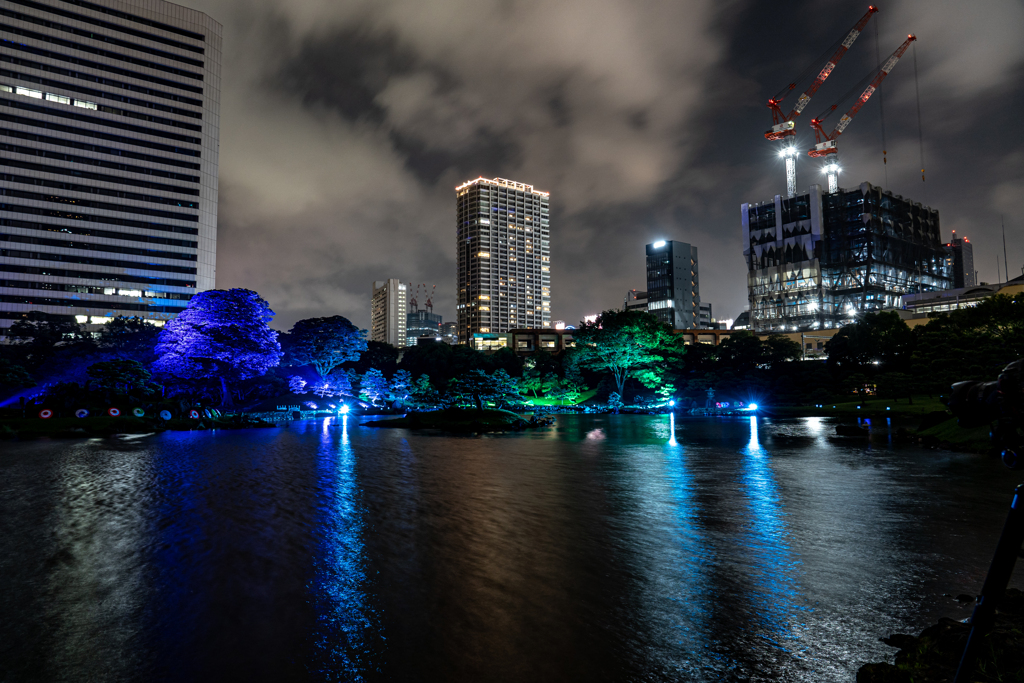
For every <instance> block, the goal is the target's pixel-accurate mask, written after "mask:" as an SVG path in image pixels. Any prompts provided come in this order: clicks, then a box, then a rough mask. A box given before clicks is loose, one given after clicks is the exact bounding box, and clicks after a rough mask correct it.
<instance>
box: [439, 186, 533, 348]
mask: <svg viewBox="0 0 1024 683" xmlns="http://www.w3.org/2000/svg"><path fill="white" fill-rule="evenodd" d="M455 192H456V215H457V219H456V244H457V251H456V261H457V263H458V279H457V282H456V289H457V294H458V307H457V313H458V327H459V342H460V343H465V344H472V343H473V335H475V334H478V333H485V334H491V333H504V332H507V331H508V330H510V329H514V328H517V327H523V326H528V327H550V326H551V257H550V249H549V242H548V236H549V233H548V193H547V192H539V191H537V190H534V189H533V186H532V185H525V184H523V183H517V182H515V181H512V180H505V179H503V178H495V179H494V180H487V179H484V178H477V179H476V180H471V181H469V182H467V183H463V184H462V185H460V186H459V187H457V188H455Z"/></svg>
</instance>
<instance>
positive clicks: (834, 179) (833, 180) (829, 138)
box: [807, 34, 917, 192]
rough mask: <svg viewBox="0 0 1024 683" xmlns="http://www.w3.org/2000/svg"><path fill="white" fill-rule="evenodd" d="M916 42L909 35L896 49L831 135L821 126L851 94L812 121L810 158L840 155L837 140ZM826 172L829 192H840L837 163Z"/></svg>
mask: <svg viewBox="0 0 1024 683" xmlns="http://www.w3.org/2000/svg"><path fill="white" fill-rule="evenodd" d="M915 40H917V37H916V36H914V35H913V34H910V35H908V36H907V39H906V40H905V41H903V44H902V45H900V46H899V47H898V48H896V51H895V52H893V53H892V54H891V55H889V58H888V59H887V60H885V63H884V64H882V66H881V68H879V69H878V71H877V72H876V73H875V74H874V78H872V79H871V82H870V83H868V86H867V87H866V88H865V89H864V92H862V93H861V94H860V97H858V98H857V101H856V102H854V103H853V106H852V107H850V111H848V112H846V113H845V114H843V117H842V118H841V119H839V123H837V124H836V127H835V129H834V130H833V131H832V132H831V133H826V132H825V129H824V128H822V127H821V124H822V123H824V121H825V119H826V118H827V117H828V116H829V115H830V114H831V113H832V112H834V111H835V110H836V108H837V107H838V106H839V105H840V104H841V103H842V102H843V101H844V100H846V98H847V97H848V96H849V93H847V95H844V96H843V97H842V99H840V101H839V102H837V103H836V104H833V105H832V106H831V107H829V108H828V109H826V110H825V111H824V112H822V113H821V114H819V115H818V117H817V118H815V119H811V128H813V129H814V137H815V140H816V142H817V144H815V145H814V147H812V148H811V149H810V150H809V151H808V152H807V155H808V156H811V157H814V158H820V157H827V156H828V155H830V154H836V155H838V153H839V151H838V150H837V149H836V139H837V138H838V137H839V136H840V135H842V134H843V131H844V130H846V127H847V126H849V125H850V121H852V120H853V117H854V116H856V115H857V112H858V111H860V108H861V107H863V106H864V104H865V103H866V102H867V101H868V100H869V99H871V96H872V95H873V94H874V92H875V91H876V90H878V86H880V85H881V84H882V81H884V80H885V77H886V76H888V75H889V72H890V71H892V70H893V67H895V66H896V63H897V62H898V61H900V57H902V56H903V53H904V52H906V51H907V48H908V47H910V44H911V43H912V42H914V41H915ZM851 92H853V91H851ZM822 138H825V140H824V141H822ZM825 172H826V173H827V174H828V187H829V190H828V191H829V192H835V191H836V190H838V186H839V177H838V173H839V166H838V165H837V164H835V163H832V164H828V165H826V167H825Z"/></svg>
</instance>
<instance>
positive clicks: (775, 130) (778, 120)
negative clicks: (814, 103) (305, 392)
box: [764, 5, 878, 140]
mask: <svg viewBox="0 0 1024 683" xmlns="http://www.w3.org/2000/svg"><path fill="white" fill-rule="evenodd" d="M877 11H878V8H877V7H875V6H874V5H868V11H867V12H866V13H865V14H864V16H863V17H861V18H860V20H859V21H858V22H857V23H856V24H854V25H853V28H852V29H850V32H849V33H847V34H846V37H845V38H844V39H843V40H842V42H841V43H840V44H839V46H838V47H837V48H836V51H835V53H833V55H832V56H831V57H830V58H829V60H828V61H827V62H826V63H825V66H824V67H822V69H821V71H820V72H819V73H818V77H817V78H815V79H814V82H813V83H811V85H810V87H808V88H807V90H805V91H804V92H803V94H802V95H800V99H798V100H797V102H796V106H794V107H793V111H791V112H789V114H788V115H787V114H784V113H783V112H782V108H781V107H780V106H779V105H780V104H781V103H782V100H784V99H785V98H786V95H788V94H789V93H790V91H792V90H793V89H794V88H796V82H793V83H790V84H789V85H788V86H787V87H786V88H783V90H782V92H780V93H779V94H778V95H776V96H775V97H773V98H772V99H770V100H768V108H769V109H771V110H772V121H773V122H774V123H775V125H774V126H772V128H771V130H769V131H767V132H766V133H765V134H764V137H765V138H766V139H768V140H781V139H782V138H784V137H786V136H788V135H796V131H795V130H794V129H795V128H796V123H795V119H796V117H798V116H800V114H802V113H803V111H804V108H805V107H806V106H807V104H808V103H809V102H810V101H811V97H813V96H814V93H816V92H817V91H818V88H820V87H821V84H822V83H824V82H825V80H826V79H827V78H828V77H829V76H830V75H832V71H833V70H834V69H835V68H836V65H837V64H838V63H839V60H840V59H842V58H843V55H845V54H846V52H847V50H849V49H850V46H851V45H853V43H854V41H855V40H857V37H858V36H859V35H860V33H861V31H863V30H864V27H865V26H867V23H868V21H870V20H871V16H872V15H873V14H874V13H875V12H877Z"/></svg>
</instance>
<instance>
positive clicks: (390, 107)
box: [186, 0, 1024, 329]
mask: <svg viewBox="0 0 1024 683" xmlns="http://www.w3.org/2000/svg"><path fill="white" fill-rule="evenodd" d="M186 4H189V5H190V6H193V7H196V8H201V9H203V10H204V11H206V12H208V13H210V14H211V16H215V17H217V18H218V19H219V20H220V21H222V22H224V24H225V39H226V42H225V44H226V46H227V50H228V53H227V54H226V55H225V68H226V69H230V70H231V73H232V74H233V75H234V78H233V79H232V80H231V82H230V83H228V84H227V85H226V87H225V92H224V97H223V99H224V118H225V121H226V122H230V123H231V125H230V126H229V127H226V128H225V133H224V135H223V144H222V172H221V178H222V193H221V194H222V196H221V214H220V217H221V220H220V223H221V230H220V240H221V245H222V255H223V256H222V259H221V263H220V267H219V273H218V274H219V276H220V279H219V283H218V286H222V287H232V286H246V287H250V288H252V289H255V290H257V291H259V292H261V293H262V294H263V295H264V296H265V297H266V298H267V300H268V301H272V302H273V303H274V309H275V311H276V312H277V318H276V319H275V327H278V328H279V329H287V327H288V326H289V324H290V323H291V322H293V321H294V320H295V319H298V318H302V317H308V316H311V315H326V314H334V313H338V314H341V315H346V316H348V317H351V319H352V320H353V321H354V322H356V323H357V324H358V325H360V326H361V327H366V326H368V324H369V319H368V311H367V310H366V306H365V287H366V284H365V283H366V282H370V281H373V280H374V279H378V278H379V277H381V274H383V273H388V272H393V273H404V274H405V276H404V277H405V278H406V279H407V280H412V281H417V282H437V283H439V285H440V286H439V289H438V293H437V298H436V300H435V305H436V310H437V311H438V312H440V313H441V314H442V315H443V316H444V317H445V318H446V319H448V317H449V316H451V315H453V314H454V312H455V295H456V292H455V291H454V290H453V288H448V287H444V283H446V282H450V277H451V276H450V273H451V272H452V271H453V270H454V267H455V263H454V254H453V253H452V252H451V248H450V239H451V238H450V232H449V228H448V226H450V221H451V208H450V199H449V197H450V193H451V191H452V188H454V187H456V186H458V185H459V184H460V183H461V182H463V181H464V180H465V179H466V178H473V177H477V176H484V177H490V178H493V177H510V178H524V179H529V182H531V183H533V184H534V185H535V186H537V187H542V188H544V189H545V190H547V191H550V192H552V194H553V195H554V196H556V197H558V198H559V201H558V203H557V206H556V207H555V208H554V209H553V216H552V221H553V222H554V223H555V224H557V225H558V226H559V234H558V235H557V237H556V239H554V240H553V241H552V258H553V260H554V261H555V262H556V263H559V264H560V266H559V269H558V271H557V272H556V273H555V274H554V275H553V283H552V286H553V288H554V289H555V290H557V296H556V297H555V301H554V302H553V303H554V308H553V310H552V314H553V316H554V318H557V319H562V320H566V321H567V322H568V323H569V324H575V322H576V321H577V320H578V319H579V317H580V316H582V315H584V314H587V313H591V312H593V311H596V310H600V309H602V308H613V307H616V306H618V305H620V301H621V298H622V292H624V291H626V290H627V289H629V288H632V287H636V286H637V284H638V282H639V281H640V279H641V278H642V276H643V263H642V258H638V259H637V260H636V262H635V263H636V265H635V266H628V265H626V264H621V261H622V258H621V257H622V255H623V254H630V253H637V252H636V249H637V246H636V245H642V244H645V243H650V242H653V241H656V240H658V239H670V238H672V237H673V236H675V235H685V239H688V240H690V241H692V242H694V243H697V244H700V245H701V254H702V257H703V258H704V261H705V265H706V266H707V268H706V270H705V273H704V276H705V287H706V288H707V289H708V291H714V292H715V293H716V294H715V308H716V313H717V314H718V315H719V316H720V317H722V318H732V317H735V316H736V315H737V314H738V313H739V312H740V311H741V310H742V309H743V306H744V304H745V302H746V291H745V283H744V271H745V268H744V264H743V258H742V244H741V243H742V227H741V224H740V220H739V211H738V210H737V208H738V206H739V205H740V204H742V203H744V202H752V201H761V200H763V199H764V198H767V197H771V196H773V195H775V194H777V193H783V192H784V190H785V176H784V169H783V167H782V164H781V163H780V161H779V159H778V158H777V156H776V149H775V147H774V146H773V145H772V144H771V143H768V142H766V141H765V140H764V139H763V137H762V136H763V132H764V130H765V129H766V128H767V127H768V126H769V125H770V122H771V117H770V113H769V111H768V109H767V108H766V107H765V106H764V103H765V102H766V101H767V98H768V97H770V96H771V95H772V94H774V93H775V92H777V90H778V88H780V87H782V86H783V85H785V83H787V82H788V81H789V80H790V79H791V78H793V76H794V75H795V74H797V73H799V72H800V71H801V70H802V69H803V68H804V67H805V66H807V64H808V63H810V62H811V61H812V60H814V58H815V57H816V56H817V55H819V54H820V53H821V52H822V51H823V50H824V49H825V48H826V47H827V46H828V45H829V44H830V43H831V42H832V41H833V40H834V39H835V37H836V36H838V35H840V34H841V33H842V32H843V31H845V30H848V29H849V26H850V25H851V23H852V22H853V21H854V20H855V19H856V18H857V17H859V16H861V15H862V14H863V12H864V9H865V8H864V6H863V5H862V4H861V3H854V2H842V3H835V4H829V5H827V6H819V5H815V4H813V3H809V2H807V3H792V4H790V5H788V6H787V7H786V11H785V12H776V11H775V10H773V9H771V8H768V7H765V6H762V5H758V4H756V3H743V4H740V5H736V6H729V7H724V6H718V5H715V4H713V3H696V2H695V3H686V4H681V5H678V6H677V5H675V4H673V3H664V4H661V3H655V4H652V5H650V6H645V7H644V9H643V10H642V11H637V10H635V8H632V7H631V6H627V5H626V4H625V3H616V2H609V3H607V5H606V6H605V9H606V10H607V11H606V12H587V11H585V9H584V8H583V7H582V6H577V5H575V4H572V3H566V4H562V5H559V7H558V10H557V11H555V12H550V11H546V10H544V9H542V7H541V5H539V4H536V3H520V4H517V5H515V6H510V7H508V8H506V9H505V10H502V11H503V12H505V13H506V14H502V15H501V17H502V18H501V20H500V21H499V20H498V19H497V15H496V18H495V19H494V20H493V21H490V20H486V21H481V20H480V19H479V17H473V16H472V15H473V14H474V12H472V11H470V10H469V9H468V6H464V5H463V4H461V3H454V2H438V3H431V4H430V6H429V7H422V8H420V7H416V6H412V5H408V4H404V3H391V2H383V3H375V4H374V6H373V7H372V8H363V9H358V10H357V9H356V8H355V7H348V6H345V5H338V6H327V5H312V4H310V3H305V2H299V1H298V0H296V1H294V2H290V3H286V4H283V5H275V6H274V8H273V9H271V7H270V6H269V5H262V4H251V3H246V4H245V6H244V9H243V5H242V4H241V3H237V2H233V1H229V0H209V1H207V2H202V3H200V2H189V3H186ZM360 7H361V6H360ZM471 17H472V18H471ZM1022 22H1024V10H1022V8H1021V7H1020V6H1019V4H1018V3H1012V2H1002V3H998V2H997V3H992V4H990V5H986V6H985V7H984V8H980V9H979V8H971V7H967V6H960V5H950V6H943V7H942V8H936V7H934V6H933V5H931V4H929V3H925V2H897V3H892V4H890V5H885V4H882V5H880V12H879V13H878V14H877V15H876V16H875V18H874V19H872V23H871V25H869V26H868V28H867V30H866V31H865V33H864V35H863V36H862V37H861V38H860V40H859V41H858V43H857V44H856V45H854V47H853V48H852V49H851V50H850V53H849V54H848V55H847V56H846V58H845V60H844V62H843V64H842V65H840V67H839V68H838V69H837V70H836V73H835V74H834V75H833V76H832V78H830V80H829V82H828V83H826V84H825V86H824V87H823V88H822V89H821V90H820V91H819V93H818V95H817V96H816V98H815V100H814V102H813V103H812V105H811V107H810V109H809V110H808V112H812V113H810V114H808V116H806V117H804V118H809V117H810V116H813V115H815V114H817V113H818V111H820V109H821V108H824V107H825V106H827V105H828V104H830V103H831V102H832V101H833V100H834V99H836V98H837V97H838V95H839V94H841V93H842V92H844V91H845V90H846V89H848V88H850V87H851V85H852V84H853V83H855V82H856V81H857V80H858V79H859V78H860V77H861V76H862V75H864V73H867V72H868V71H869V69H870V68H871V66H873V65H874V64H875V63H876V61H875V52H876V47H875V29H876V27H877V28H878V32H879V35H878V44H879V51H880V52H881V53H883V54H884V53H887V52H888V51H889V50H890V49H891V46H893V45H896V44H898V43H899V42H900V36H903V37H905V36H906V34H907V33H909V32H913V33H914V34H915V35H917V37H918V41H917V42H916V43H915V44H914V46H913V47H911V49H910V51H908V53H907V55H906V56H905V58H904V60H905V61H904V63H901V66H900V67H899V68H898V69H896V70H895V71H894V72H893V74H892V75H891V76H890V77H889V78H888V79H887V80H886V82H885V85H884V86H883V88H882V90H881V97H879V96H877V95H876V96H875V98H873V99H872V100H871V102H869V103H868V105H867V106H866V107H865V108H864V109H863V110H862V111H861V112H860V114H859V115H858V118H857V120H856V121H855V122H854V123H853V124H852V125H851V126H850V128H849V129H848V130H847V131H846V133H845V134H844V136H843V141H842V145H841V147H842V150H841V159H840V163H841V166H842V168H843V171H842V173H841V174H840V176H839V184H840V185H841V186H842V187H847V188H850V187H855V186H858V185H859V184H860V183H862V182H870V183H872V184H873V185H876V186H880V187H883V188H885V189H887V190H890V191H892V192H894V193H895V194H901V195H904V196H908V197H913V198H915V200H917V201H921V202H923V203H925V204H927V205H930V206H933V207H934V208H936V209H938V210H939V211H940V212H941V214H942V216H943V229H944V234H943V235H942V239H944V240H948V239H949V237H950V231H951V230H952V229H956V230H957V234H958V235H965V236H967V237H969V238H970V239H971V242H972V244H974V245H975V254H974V256H975V263H976V268H977V269H978V270H979V271H980V277H979V279H980V280H982V281H989V282H990V281H994V280H995V269H996V266H995V260H996V257H997V254H998V256H999V258H1000V261H1001V260H1002V254H1001V246H1002V245H1001V238H1000V232H999V214H1000V213H1002V214H1005V215H1006V216H1007V227H1006V229H1007V233H1008V242H1007V246H1008V248H1009V254H1008V260H1009V264H1010V271H1011V274H1013V273H1018V272H1019V267H1020V264H1021V262H1022V261H1024V244H1022V243H1021V242H1020V241H1019V240H1013V239H1012V236H1013V235H1014V234H1015V231H1020V230H1021V224H1020V223H1019V219H1018V218H1016V213H1015V212H1014V211H1013V207H1014V198H1016V197H1018V196H1020V194H1021V193H1022V190H1024V173H1022V171H1021V168H1020V164H1019V162H1016V161H1015V159H1017V158H1018V157H1017V156H1015V155H1019V153H1020V149H1021V132H1020V131H1019V129H1018V128H1017V127H1015V126H1014V125H1012V116H1013V114H1012V113H1013V112H1014V111H1017V110H1018V107H1019V106H1020V105H1021V104H1022V103H1024V102H1022V94H1021V92H1020V89H1019V88H1018V87H1017V85H1016V84H1017V83H1019V82H1020V80H1021V69H1022V63H1024V48H1022V47H1021V45H1020V44H1019V42H1018V41H1016V40H1015V39H1014V38H1013V36H1014V35H1015V33H1016V28H1015V27H1019V26H1020V25H1022ZM467 32H468V33H469V34H471V36H472V39H470V40H464V39H461V38H460V37H459V36H462V35H464V34H466V33H467ZM556 37H557V38H558V39H555V38H556ZM783 45H784V46H786V47H785V49H780V46H783ZM268 46H272V47H270V48H269V49H268ZM598 46H600V48H599V47H598ZM523 54H527V55H529V59H523V58H522V57H521V55H523ZM915 57H916V66H917V73H918V75H919V86H920V87H919V89H920V93H921V109H922V131H923V142H924V157H925V167H926V168H927V182H925V183H922V182H921V178H920V175H921V174H920V163H919V160H920V141H919V137H918V126H917V116H916V100H915V80H914V73H915V68H914V66H915V64H914V60H915ZM876 99H877V100H878V101H876ZM882 102H884V106H885V116H886V134H887V158H888V164H887V165H885V166H883V164H882V144H881V131H880V121H879V113H878V112H879V106H880V104H881V103H882ZM819 104H820V107H819V108H818V109H815V107H818V105H819ZM797 133H798V137H797V146H798V147H799V148H800V150H801V158H800V159H799V160H798V165H797V184H798V188H799V190H800V192H806V190H807V187H808V185H809V184H811V183H812V182H813V183H819V182H823V180H824V177H823V176H822V175H821V173H820V172H819V170H818V162H815V161H813V160H810V159H808V158H807V157H806V155H804V150H805V149H807V148H809V147H810V146H811V145H812V144H813V142H814V138H813V135H811V132H810V128H809V127H808V125H807V122H806V121H803V122H798V125H797ZM251 140H260V141H261V142H260V144H259V145H254V144H250V141H251ZM886 176H888V177H886ZM228 253H230V256H227V255H226V254H228ZM712 266H713V267H712Z"/></svg>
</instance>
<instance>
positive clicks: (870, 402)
mask: <svg viewBox="0 0 1024 683" xmlns="http://www.w3.org/2000/svg"><path fill="white" fill-rule="evenodd" d="M857 406H860V407H859V408H858V407H857ZM945 410H946V406H945V404H943V403H942V402H941V401H940V400H939V398H938V397H937V396H915V397H914V403H913V404H911V403H909V402H908V401H907V399H905V398H901V399H900V400H898V401H896V400H894V399H891V398H873V397H872V398H866V399H864V400H863V401H844V402H842V403H827V404H822V406H821V407H820V408H818V407H816V406H765V407H764V410H763V412H764V413H766V414H768V415H773V416H777V417H833V416H836V417H865V416H866V417H873V416H877V417H906V418H918V417H923V416H925V415H927V414H928V413H933V412H936V411H939V412H944V411H945Z"/></svg>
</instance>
